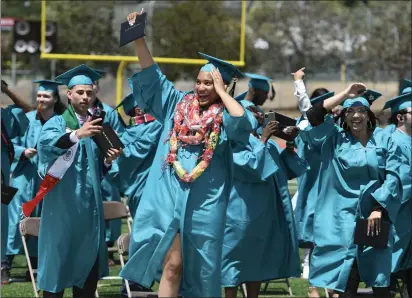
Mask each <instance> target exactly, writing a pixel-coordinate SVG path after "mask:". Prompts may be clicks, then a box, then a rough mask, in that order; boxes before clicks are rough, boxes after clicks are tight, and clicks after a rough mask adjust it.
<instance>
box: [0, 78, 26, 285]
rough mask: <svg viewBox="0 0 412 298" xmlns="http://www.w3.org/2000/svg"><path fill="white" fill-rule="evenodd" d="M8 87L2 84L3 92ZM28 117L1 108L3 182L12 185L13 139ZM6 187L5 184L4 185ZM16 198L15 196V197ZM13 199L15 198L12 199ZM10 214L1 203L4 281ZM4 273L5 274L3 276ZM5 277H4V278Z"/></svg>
mask: <svg viewBox="0 0 412 298" xmlns="http://www.w3.org/2000/svg"><path fill="white" fill-rule="evenodd" d="M5 88H7V87H6V86H3V84H2V92H4V89H5ZM28 123H29V121H28V119H27V117H26V115H25V113H24V110H23V109H21V108H20V107H19V106H17V105H10V106H8V107H6V108H1V183H2V186H3V185H10V173H11V172H10V169H11V164H12V162H13V159H14V155H15V154H16V153H15V149H14V145H13V143H12V139H13V138H15V137H18V136H22V135H23V134H24V132H25V131H26V129H27V126H28ZM3 187H4V186H3ZM13 199H14V198H13ZM12 201H13V200H12ZM8 226H9V215H8V205H6V204H3V202H2V204H1V261H2V266H1V273H2V283H8V280H9V272H8V271H9V268H8V266H9V263H8V262H7V260H6V251H7V237H8ZM3 275H4V276H3ZM3 277H4V278H3Z"/></svg>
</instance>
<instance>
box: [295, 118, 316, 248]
mask: <svg viewBox="0 0 412 298" xmlns="http://www.w3.org/2000/svg"><path fill="white" fill-rule="evenodd" d="M302 119H303V117H301V118H300V119H298V122H300V121H302ZM295 146H296V148H297V150H298V155H299V156H300V157H301V158H302V159H304V160H306V161H307V162H308V163H309V169H308V171H306V172H305V173H304V174H303V175H301V176H299V177H298V179H297V180H298V190H297V191H298V197H297V200H296V209H295V220H296V229H297V234H298V239H299V246H300V247H302V248H311V247H312V246H313V216H314V212H315V206H316V201H317V198H318V192H317V189H318V183H319V171H320V165H321V157H320V152H318V151H316V150H309V147H308V145H307V144H305V142H303V141H302V139H301V137H300V136H299V135H298V136H297V137H296V139H295Z"/></svg>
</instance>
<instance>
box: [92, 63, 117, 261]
mask: <svg viewBox="0 0 412 298" xmlns="http://www.w3.org/2000/svg"><path fill="white" fill-rule="evenodd" d="M92 70H93V71H95V72H97V73H98V74H99V75H101V76H102V77H103V76H104V74H105V71H103V70H100V69H95V68H92ZM99 90H100V85H99V81H95V82H93V91H94V92H93V97H92V100H91V102H90V109H91V111H90V112H91V113H92V114H93V111H94V110H95V109H96V108H99V109H101V110H103V111H105V112H106V116H105V118H104V122H103V123H108V124H110V126H111V127H112V128H113V129H114V131H115V132H116V133H118V134H121V133H122V132H123V131H124V129H125V125H124V123H123V120H122V118H121V116H120V115H119V114H118V113H117V111H116V110H115V109H113V108H112V107H111V106H109V105H108V104H106V103H104V102H103V101H102V100H100V99H99V98H98V96H97V95H98V93H99ZM102 198H103V201H115V202H120V201H121V197H120V191H119V189H118V187H117V186H116V185H115V184H113V183H111V182H110V181H109V179H107V178H106V177H104V178H103V180H102ZM121 230H122V220H121V219H114V220H109V221H106V244H107V246H108V247H112V246H113V245H114V243H115V242H116V240H117V238H119V236H120V234H121ZM114 264H115V263H114V260H113V253H110V254H109V265H111V266H112V265H114Z"/></svg>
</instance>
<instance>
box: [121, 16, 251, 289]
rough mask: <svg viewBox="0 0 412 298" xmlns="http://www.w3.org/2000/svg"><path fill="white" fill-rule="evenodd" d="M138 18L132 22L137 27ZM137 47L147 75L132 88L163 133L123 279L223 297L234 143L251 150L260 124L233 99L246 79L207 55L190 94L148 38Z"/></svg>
mask: <svg viewBox="0 0 412 298" xmlns="http://www.w3.org/2000/svg"><path fill="white" fill-rule="evenodd" d="M136 15H137V14H136V13H134V14H131V15H129V21H131V23H133V21H134V19H135V17H136ZM135 46H136V51H137V55H138V58H139V62H140V66H141V67H142V71H141V72H139V73H136V74H135V75H133V76H132V77H131V78H130V79H129V83H130V87H131V89H132V93H133V96H134V97H135V99H136V101H137V104H138V106H139V107H141V108H142V109H143V110H144V111H145V112H146V113H149V114H151V115H153V116H154V117H155V118H156V119H157V120H158V121H159V122H160V123H161V124H162V125H163V130H162V133H161V137H160V140H161V142H159V145H158V147H157V151H156V155H155V158H154V161H153V165H152V168H151V170H150V172H149V176H148V178H147V182H146V187H147V188H148V189H150V190H151V191H144V192H143V195H142V197H141V199H140V203H139V208H138V212H137V213H136V215H135V219H134V222H133V232H132V234H131V242H130V249H129V260H128V262H127V264H126V266H125V268H124V269H123V270H122V271H121V273H120V275H121V276H122V277H123V278H126V279H128V280H132V281H135V282H138V283H140V284H142V285H143V286H145V287H150V285H151V284H152V282H153V281H154V280H157V281H160V285H159V297H176V296H177V294H178V292H179V289H180V293H181V294H182V295H183V296H187V297H220V296H221V286H220V271H221V267H220V265H221V257H222V245H223V234H224V223H225V218H226V206H227V202H228V199H229V195H230V191H231V185H232V177H233V169H232V167H233V157H232V150H231V145H230V141H233V142H243V143H247V141H248V138H249V134H250V132H251V131H252V128H253V125H254V123H255V122H256V120H255V119H254V117H253V115H252V114H251V113H250V112H247V111H245V110H244V108H243V107H242V106H241V105H240V104H239V103H238V102H237V101H236V100H235V99H233V98H232V97H231V96H230V95H229V94H228V93H226V87H227V85H229V83H230V82H231V80H232V78H233V77H241V76H242V74H241V73H240V72H239V71H238V70H237V69H236V68H235V67H234V66H233V65H231V64H229V63H227V62H225V61H222V60H219V59H216V58H213V57H210V56H207V55H202V56H203V57H205V58H206V59H208V60H209V61H210V63H208V64H206V65H205V66H204V67H202V69H201V70H200V72H199V75H198V76H197V80H196V84H195V93H194V94H187V93H185V92H182V91H179V90H177V89H176V88H175V87H174V86H173V84H172V83H171V82H170V81H168V80H167V79H166V77H165V76H164V75H163V74H162V72H161V70H160V68H159V66H158V65H157V64H155V63H154V61H153V58H152V56H151V54H150V52H149V50H148V48H147V46H146V43H145V40H144V38H140V39H138V40H136V41H135ZM213 66H215V67H216V66H217V67H218V68H219V71H218V70H217V69H216V68H214V67H213ZM197 107H199V109H200V110H201V111H199V114H200V112H202V113H201V114H200V115H199V114H198V112H197ZM191 111H193V112H194V114H192V113H191ZM197 115H199V116H200V117H201V119H202V120H201V121H198V120H197V119H199V118H197V117H196V116H197ZM181 116H182V118H180V117H181ZM221 121H222V122H223V123H222V124H220V122H221ZM189 127H190V128H189ZM211 127H214V129H213V131H211ZM186 128H188V129H189V130H186ZM171 132H172V133H171ZM192 132H193V133H192ZM217 132H219V134H217ZM170 133H171V135H170V138H168V137H169V134H170ZM204 133H205V134H206V135H208V136H209V138H208V141H207V145H205V144H203V143H201V140H202V139H204V136H205V134H204ZM202 136H203V137H202ZM177 138H178V139H179V142H178V144H177V146H176V143H175V140H176V139H177ZM170 141H172V145H170ZM199 141H200V143H199ZM214 144H216V146H215V145H214ZM204 149H207V151H205V152H206V153H205V154H203V150H204ZM211 151H213V153H212V154H213V157H212V158H211V159H209V158H210V157H211V155H210V153H211ZM175 152H176V154H175ZM199 159H200V160H199ZM169 161H170V163H172V164H173V165H170V164H169ZM207 161H209V162H207ZM200 162H201V163H200ZM197 164H198V166H196V165H197ZM203 166H206V167H203ZM201 169H204V171H203V172H202V171H201ZM193 170H194V171H193ZM198 170H200V171H198Z"/></svg>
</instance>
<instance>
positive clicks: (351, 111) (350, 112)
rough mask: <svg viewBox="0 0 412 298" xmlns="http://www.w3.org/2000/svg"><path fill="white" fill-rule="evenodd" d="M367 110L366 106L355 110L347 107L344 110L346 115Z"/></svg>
mask: <svg viewBox="0 0 412 298" xmlns="http://www.w3.org/2000/svg"><path fill="white" fill-rule="evenodd" d="M367 112H368V110H367V109H366V108H360V109H357V110H353V109H351V108H349V109H347V110H346V115H348V114H355V113H362V114H363V113H367Z"/></svg>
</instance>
